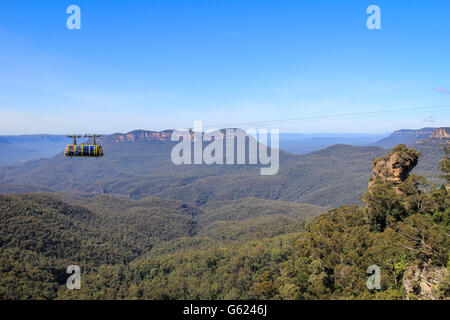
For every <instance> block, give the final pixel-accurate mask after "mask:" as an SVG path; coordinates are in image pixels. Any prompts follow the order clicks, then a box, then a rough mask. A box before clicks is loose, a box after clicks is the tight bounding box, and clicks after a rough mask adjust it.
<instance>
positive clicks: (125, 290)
mask: <svg viewBox="0 0 450 320" xmlns="http://www.w3.org/2000/svg"><path fill="white" fill-rule="evenodd" d="M419 156H420V155H419V153H418V152H416V151H415V150H412V149H408V148H407V147H406V146H404V145H400V146H398V147H396V148H394V149H393V151H392V152H390V153H389V154H387V155H385V156H383V157H380V158H377V159H374V163H373V165H372V168H373V171H374V177H373V178H372V179H371V181H370V183H369V187H368V188H367V191H366V192H365V194H364V195H363V197H362V200H363V205H360V206H356V205H354V206H341V207H339V208H335V209H331V210H329V209H328V208H325V207H319V206H314V205H304V204H298V203H291V202H285V201H273V200H261V199H256V198H244V199H239V200H227V201H216V202H209V203H207V204H204V205H202V206H195V205H192V204H188V203H185V202H183V201H179V200H168V199H163V198H158V197H148V198H144V199H141V200H130V199H121V198H116V197H112V196H90V195H84V194H80V195H69V194H56V193H36V194H25V195H4V196H0V213H1V215H0V224H1V228H0V298H1V299H444V298H449V297H450V275H449V270H448V268H449V248H450V243H449V238H448V235H449V234H450V196H449V190H448V183H449V174H450V148H448V147H447V148H445V156H444V158H443V159H442V160H441V162H440V168H441V169H442V172H443V176H444V179H445V181H446V182H447V185H446V184H442V185H433V184H431V183H430V182H428V181H427V179H425V178H424V177H423V176H420V175H416V174H409V171H410V169H412V168H410V167H408V166H409V165H410V164H411V163H413V164H414V165H415V163H414V162H415V161H414V159H416V158H418V159H419V162H420V157H419ZM408 161H409V162H408ZM398 163H401V164H402V165H403V168H405V169H404V170H406V171H408V172H407V174H405V172H406V171H402V172H400V173H398V172H397V171H395V170H393V171H392V172H391V171H389V170H390V169H389V168H397V167H398V166H396V165H393V164H398ZM414 165H413V166H412V167H414ZM375 173H377V174H375ZM397 173H398V174H397ZM327 211H328V212H327ZM72 264H76V265H79V266H80V267H81V269H82V278H81V279H82V285H81V286H82V287H81V290H69V289H67V287H66V280H67V277H68V275H67V274H66V268H67V266H69V265H72ZM371 265H376V266H378V267H379V268H380V272H381V288H380V289H368V287H367V285H366V280H367V278H368V276H369V275H368V274H367V268H368V267H369V266H371Z"/></svg>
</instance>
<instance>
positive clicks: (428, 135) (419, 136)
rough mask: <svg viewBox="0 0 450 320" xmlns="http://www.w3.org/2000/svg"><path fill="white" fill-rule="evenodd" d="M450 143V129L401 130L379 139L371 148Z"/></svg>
mask: <svg viewBox="0 0 450 320" xmlns="http://www.w3.org/2000/svg"><path fill="white" fill-rule="evenodd" d="M449 141H450V127H442V128H422V129H418V130H412V129H402V130H396V131H394V132H393V133H392V134H391V135H390V136H389V137H386V138H384V139H381V140H379V141H377V142H375V143H373V144H372V145H373V146H377V147H382V148H386V149H390V148H393V147H395V146H396V145H398V144H406V145H412V144H439V143H448V142H449Z"/></svg>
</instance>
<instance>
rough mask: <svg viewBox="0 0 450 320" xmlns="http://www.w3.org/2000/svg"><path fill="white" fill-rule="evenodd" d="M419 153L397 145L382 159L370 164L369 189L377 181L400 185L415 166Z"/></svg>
mask: <svg viewBox="0 0 450 320" xmlns="http://www.w3.org/2000/svg"><path fill="white" fill-rule="evenodd" d="M419 155H420V153H419V152H418V151H416V150H414V149H408V148H406V146H405V145H398V146H397V147H395V148H394V149H393V150H392V151H391V152H390V153H388V154H387V155H385V156H384V157H382V158H376V159H374V160H373V162H372V174H373V176H372V178H371V179H370V180H369V187H370V186H371V185H372V184H373V183H374V182H375V181H377V180H381V181H386V182H392V183H393V184H395V185H396V184H400V183H402V182H403V181H405V180H406V178H408V176H409V173H410V172H411V170H412V169H413V168H414V167H415V166H416V165H417V161H418V159H419Z"/></svg>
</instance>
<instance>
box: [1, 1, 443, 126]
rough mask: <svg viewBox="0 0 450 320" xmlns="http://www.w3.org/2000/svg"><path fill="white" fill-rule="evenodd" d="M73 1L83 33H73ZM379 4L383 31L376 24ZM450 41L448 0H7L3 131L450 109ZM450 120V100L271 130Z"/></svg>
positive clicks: (3, 39) (439, 123)
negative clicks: (372, 26) (372, 14)
mask: <svg viewBox="0 0 450 320" xmlns="http://www.w3.org/2000/svg"><path fill="white" fill-rule="evenodd" d="M71 4H76V5H78V6H80V8H81V30H68V29H67V28H66V19H67V17H68V14H66V8H67V7H68V6H69V5H71ZM370 4H376V5H379V6H380V8H381V24H382V29H381V30H368V29H367V27H366V20H367V17H368V16H369V15H368V14H367V13H366V8H367V7H368V5H370ZM449 37H450V1H448V0H433V1H425V0H422V1H417V0H396V1H393V0H389V1H380V0H372V1H364V0H360V1H349V0H341V1H336V0H329V1H319V0H309V1H299V0H296V1H282V0H280V1H250V0H237V1H235V0H227V1H213V0H205V1H200V0H195V1H194V0H190V1H171V0H164V1H162V0H159V1H147V0H146V1H144V0H142V1H137V0H134V1H133V0H131V1H130V0H127V1H125V0H108V1H100V0H86V1H82V0H70V1H65V0H51V1H50V0H28V1H25V0H0V134H28V133H72V132H99V133H112V132H126V131H130V130H133V129H151V130H160V129H167V128H186V127H191V126H192V125H193V121H194V120H203V121H204V123H205V125H216V124H217V125H221V124H234V123H236V122H249V121H261V120H270V119H285V118H301V117H319V118H320V117H324V116H330V115H335V114H346V113H364V112H369V111H379V110H391V109H401V108H419V107H431V106H439V105H450V94H449V93H448V91H447V92H446V90H450V38H449ZM437 88H440V90H437ZM449 120H450V107H447V108H445V107H442V108H438V109H432V108H430V109H427V110H421V111H417V110H411V111H409V112H392V113H388V114H375V115H361V116H353V117H350V118H348V119H347V118H344V119H330V118H322V119H318V120H315V121H291V122H279V123H271V124H270V126H269V128H279V129H281V130H282V131H285V132H306V133H313V132H355V133H357V132H369V133H371V132H373V133H380V132H387V131H391V130H395V129H401V128H421V127H426V126H449V125H450V121H449ZM244 128H245V127H244Z"/></svg>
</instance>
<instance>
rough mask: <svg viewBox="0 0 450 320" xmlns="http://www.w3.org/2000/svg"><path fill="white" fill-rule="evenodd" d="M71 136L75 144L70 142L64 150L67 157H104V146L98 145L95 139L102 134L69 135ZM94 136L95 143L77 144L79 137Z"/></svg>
mask: <svg viewBox="0 0 450 320" xmlns="http://www.w3.org/2000/svg"><path fill="white" fill-rule="evenodd" d="M68 137H70V138H73V144H68V145H67V146H66V149H65V150H64V156H65V157H69V158H72V157H95V158H98V157H103V148H102V146H100V145H98V144H97V143H96V141H95V138H96V137H100V135H83V136H76V135H73V136H68ZM84 137H87V138H92V137H93V138H94V143H93V144H90V143H82V144H77V138H84Z"/></svg>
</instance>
